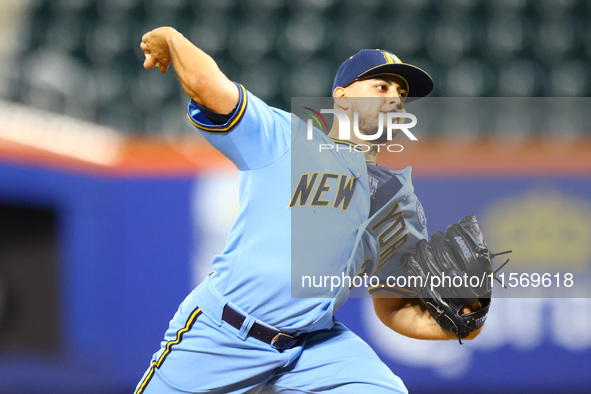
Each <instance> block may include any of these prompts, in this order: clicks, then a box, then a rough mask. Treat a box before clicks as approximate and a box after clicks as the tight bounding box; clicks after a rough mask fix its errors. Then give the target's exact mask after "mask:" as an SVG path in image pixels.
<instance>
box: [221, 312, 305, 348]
mask: <svg viewBox="0 0 591 394" xmlns="http://www.w3.org/2000/svg"><path fill="white" fill-rule="evenodd" d="M222 320H223V321H225V322H226V323H228V324H229V325H231V326H232V327H234V328H235V329H237V330H240V328H241V327H242V323H244V320H246V317H245V316H243V315H242V314H241V313H240V312H237V311H235V310H234V309H233V308H232V307H230V306H229V305H228V304H226V306H224V311H223V313H222ZM248 336H250V337H253V338H255V339H258V340H259V341H263V342H265V343H267V344H269V345H271V346H273V347H274V348H275V349H277V350H279V351H280V352H282V351H284V350H285V349H290V348H292V347H293V346H294V345H295V344H296V342H297V340H298V339H297V338H296V337H294V336H292V335H288V334H286V333H284V332H281V331H278V330H274V329H272V328H269V327H266V326H263V325H262V324H259V323H257V322H255V323H254V324H253V325H252V327H251V328H250V330H249V331H248Z"/></svg>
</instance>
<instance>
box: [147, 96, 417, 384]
mask: <svg viewBox="0 0 591 394" xmlns="http://www.w3.org/2000/svg"><path fill="white" fill-rule="evenodd" d="M238 86H239V89H240V99H239V103H238V105H237V107H236V109H235V110H234V111H233V112H232V114H231V116H229V117H226V118H224V119H223V121H221V122H217V123H218V124H216V123H214V122H212V121H210V120H209V119H210V118H211V114H208V115H207V116H206V115H205V113H204V111H207V110H205V109H203V108H200V107H199V106H198V105H197V104H195V103H194V102H191V103H190V104H189V118H190V120H191V122H192V123H193V124H194V125H195V126H196V127H197V128H199V129H200V130H203V131H204V132H203V135H204V137H205V138H206V139H207V140H208V141H209V143H210V144H212V145H213V146H214V147H216V148H217V149H218V150H219V151H220V152H222V153H223V154H224V155H225V156H226V157H228V158H229V159H230V160H232V162H234V164H235V165H236V167H237V168H238V170H239V171H240V190H239V195H240V209H239V213H238V217H237V219H236V222H235V223H234V226H233V227H232V230H231V232H230V235H229V237H228V241H227V244H226V248H225V250H224V251H223V252H222V253H221V254H220V255H218V256H216V257H215V258H214V260H213V268H214V269H215V272H214V273H213V274H212V275H210V276H209V277H208V278H207V279H205V280H204V281H203V282H202V283H201V284H200V285H199V286H198V287H197V288H196V289H195V290H193V292H192V293H191V294H189V296H188V297H187V298H186V299H185V301H184V302H183V303H182V304H181V305H180V307H179V309H178V311H177V313H176V315H175V316H174V318H173V319H172V321H171V322H170V325H169V329H168V331H167V332H166V334H165V338H164V341H163V342H162V345H161V348H160V350H159V351H158V352H156V353H155V354H154V356H153V359H152V362H151V364H150V367H149V369H148V370H147V371H146V373H145V374H144V377H143V378H142V380H141V381H140V383H139V384H138V386H137V388H136V393H138V394H148V393H158V394H161V393H187V392H190V393H197V392H199V393H201V392H211V393H246V392H248V393H260V392H263V393H277V392H307V393H310V392H325V393H334V394H349V393H376V394H380V393H384V394H385V393H406V392H407V391H406V388H405V387H404V384H403V383H402V381H401V380H400V378H399V377H397V376H396V375H394V374H393V373H392V371H390V370H389V368H388V367H387V366H386V365H385V364H384V363H383V362H382V361H381V360H380V359H379V358H378V356H377V355H376V354H375V352H374V351H373V350H372V349H371V348H370V347H369V346H368V345H367V344H366V343H365V342H364V341H363V340H361V338H359V337H358V336H357V335H355V334H354V333H352V332H351V331H350V330H348V329H347V328H346V327H345V326H344V325H342V324H341V323H340V322H335V320H334V317H333V313H334V311H335V310H336V309H337V308H338V307H339V306H340V305H341V304H342V302H343V299H344V298H345V296H346V295H347V294H346V293H348V288H343V287H340V288H335V289H331V288H329V287H321V288H315V287H313V288H305V287H303V286H298V285H299V283H300V282H299V278H300V277H302V276H306V275H310V276H313V275H317V276H321V277H322V276H327V275H328V276H330V275H334V276H341V275H343V274H344V273H347V274H351V275H355V274H357V273H358V272H359V270H360V269H361V266H362V264H363V262H364V261H365V258H364V256H365V255H366V254H367V256H372V254H371V250H373V249H371V248H370V249H367V248H365V246H364V245H363V243H362V242H369V243H371V241H370V240H369V239H368V238H367V235H365V234H368V232H367V231H366V230H367V228H368V227H367V226H368V225H370V224H371V223H373V222H372V221H371V219H369V216H370V210H371V207H372V198H373V197H372V194H371V193H370V182H369V178H368V167H367V166H366V163H365V157H364V155H363V153H361V152H355V150H354V149H349V148H351V146H349V145H347V143H337V142H334V141H332V140H331V139H330V138H328V137H327V136H326V135H325V134H323V133H322V132H320V131H319V130H316V131H314V132H313V133H312V136H311V137H312V138H311V139H308V134H307V131H306V125H305V124H304V123H303V122H302V121H301V120H299V119H297V118H295V117H293V118H292V115H291V114H289V113H287V112H284V111H281V110H278V109H275V108H271V107H269V106H267V105H266V104H265V103H264V102H262V101H261V100H260V99H258V98H257V97H255V96H254V95H252V94H250V93H248V92H247V91H246V90H245V89H244V88H243V87H242V86H240V85H238ZM320 143H323V144H333V145H335V144H336V145H337V146H339V147H340V148H339V150H338V151H337V149H333V150H323V151H322V152H321V151H320V150H319V144H320ZM370 171H373V170H370ZM405 174H407V173H405V172H402V173H400V179H403V178H404V177H405ZM407 175H408V177H410V173H409V172H408V174H407ZM403 181H404V183H405V185H407V186H406V188H404V187H403V188H402V189H401V191H399V192H398V193H397V194H396V196H397V197H396V198H397V199H400V198H402V199H403V196H406V195H408V196H410V195H411V194H412V186H411V185H410V181H409V182H406V180H405V179H403ZM409 187H410V189H409ZM409 193H410V194H409ZM412 196H414V194H412ZM397 201H398V200H397ZM402 201H403V200H401V202H402ZM413 201H414V200H408V201H406V202H407V205H408V204H411V205H412V203H413ZM373 205H374V206H375V204H373ZM391 206H392V204H386V205H385V206H384V210H387V209H388V208H389V207H391ZM406 208H408V209H411V207H410V206H406V205H404V207H403V209H406ZM413 212H414V211H413ZM392 218H394V219H396V218H397V216H396V215H390V216H388V217H387V218H386V220H385V221H384V223H394V222H393V221H390V219H392ZM405 218H406V216H405ZM368 219H369V220H368ZM411 221H412V220H411ZM411 221H409V222H408V223H411ZM384 225H385V226H386V227H387V226H388V225H387V224H384ZM360 226H361V228H360ZM364 226H365V227H364ZM409 226H414V224H409ZM378 230H379V231H383V232H385V231H387V230H385V227H382V226H380V227H379V229H378ZM415 238H417V237H415V236H414V234H413V238H412V239H413V240H414V239H415ZM356 240H357V241H359V242H360V243H358V245H359V246H356ZM374 249H375V248H374ZM359 256H361V257H359ZM360 259H361V260H360ZM378 260H379V257H378V258H377V259H376V262H378ZM377 264H378V265H379V264H380V263H379V262H378V263H377ZM389 264H390V263H389V262H388V263H386V264H385V265H384V267H382V268H381V270H380V269H377V271H379V272H383V273H384V274H387V268H386V267H389V266H390V265H389ZM374 265H375V264H374ZM366 268H367V269H370V268H369V266H368V265H367V264H366ZM376 268H377V266H376ZM371 269H373V268H371ZM236 321H238V323H236ZM261 327H262V330H263V331H266V330H268V329H271V330H275V329H279V330H281V331H282V332H284V333H287V334H288V337H291V336H295V337H296V338H295V339H293V342H291V343H290V345H289V346H286V347H280V348H278V347H276V346H275V345H274V343H275V342H274V341H275V338H283V337H284V336H282V333H281V334H279V335H277V336H276V337H275V338H274V339H273V340H272V341H271V342H270V343H269V342H268V341H266V340H259V339H257V336H255V334H256V333H258V334H260V331H261ZM253 330H254V331H253ZM258 334H257V335H258Z"/></svg>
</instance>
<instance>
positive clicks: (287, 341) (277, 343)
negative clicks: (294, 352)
mask: <svg viewBox="0 0 591 394" xmlns="http://www.w3.org/2000/svg"><path fill="white" fill-rule="evenodd" d="M296 340H297V339H296V338H294V337H292V336H291V335H287V334H285V333H283V332H280V333H278V334H277V335H275V337H274V338H273V339H272V340H271V346H273V347H274V348H275V349H277V350H279V351H280V352H282V351H284V350H285V349H287V348H289V347H291V346H293V345H294V344H295V343H296Z"/></svg>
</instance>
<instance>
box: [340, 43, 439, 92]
mask: <svg viewBox="0 0 591 394" xmlns="http://www.w3.org/2000/svg"><path fill="white" fill-rule="evenodd" d="M378 74H390V75H396V76H398V77H400V78H402V79H403V80H404V81H405V82H406V86H407V89H408V97H407V99H406V101H407V102H408V101H413V100H417V99H419V98H421V97H425V96H426V95H428V94H429V93H431V91H432V90H433V80H432V79H431V76H430V75H429V74H427V73H426V72H425V71H423V70H421V69H420V68H418V67H417V66H413V65H412V64H407V63H403V62H402V61H401V60H400V59H399V58H398V57H397V56H396V55H394V54H393V53H392V52H388V51H383V50H381V49H362V50H360V51H359V52H357V53H356V54H354V55H353V56H351V57H350V58H348V59H347V60H345V61H344V62H343V63H342V64H341V66H340V67H339V69H338V71H337V75H335V77H334V83H333V85H332V91H333V93H334V90H335V89H336V88H337V87H339V86H341V87H347V86H348V85H350V84H352V83H353V82H355V81H358V80H360V79H362V78H366V77H371V76H373V75H378Z"/></svg>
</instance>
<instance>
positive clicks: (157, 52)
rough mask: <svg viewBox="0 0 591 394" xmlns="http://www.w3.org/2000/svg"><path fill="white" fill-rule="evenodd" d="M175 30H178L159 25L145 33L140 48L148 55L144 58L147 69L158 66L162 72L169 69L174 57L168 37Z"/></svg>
mask: <svg viewBox="0 0 591 394" xmlns="http://www.w3.org/2000/svg"><path fill="white" fill-rule="evenodd" d="M173 32H176V30H175V29H173V28H172V27H159V28H157V29H154V30H152V31H149V32H147V33H146V34H144V35H143V37H142V43H141V44H140V48H142V50H143V51H144V55H145V56H146V60H144V68H145V69H147V70H151V69H153V68H154V67H158V70H160V72H161V73H165V72H166V71H168V67H169V66H170V63H171V62H172V57H171V55H170V49H169V47H168V41H167V39H168V37H169V36H170V34H171V33H173Z"/></svg>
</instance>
